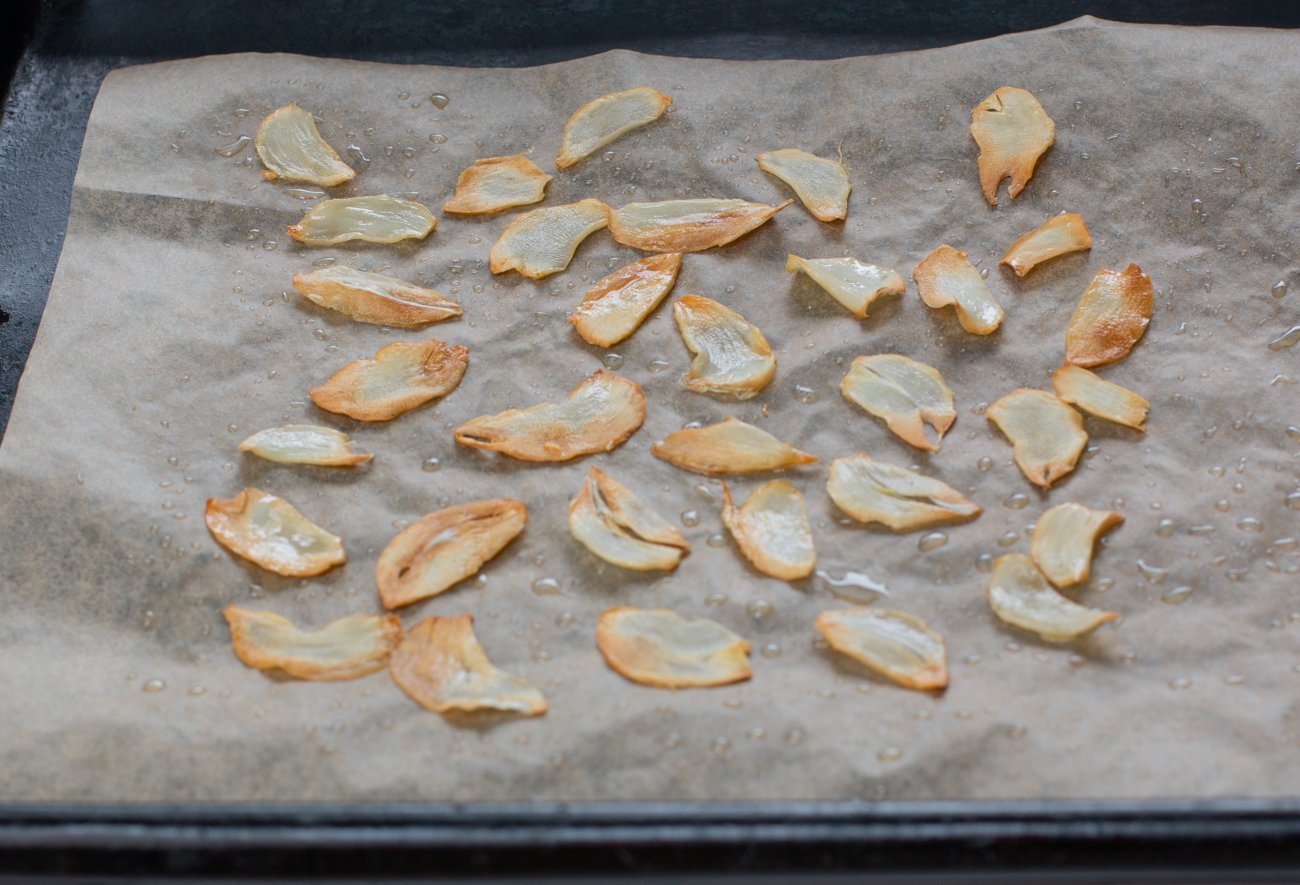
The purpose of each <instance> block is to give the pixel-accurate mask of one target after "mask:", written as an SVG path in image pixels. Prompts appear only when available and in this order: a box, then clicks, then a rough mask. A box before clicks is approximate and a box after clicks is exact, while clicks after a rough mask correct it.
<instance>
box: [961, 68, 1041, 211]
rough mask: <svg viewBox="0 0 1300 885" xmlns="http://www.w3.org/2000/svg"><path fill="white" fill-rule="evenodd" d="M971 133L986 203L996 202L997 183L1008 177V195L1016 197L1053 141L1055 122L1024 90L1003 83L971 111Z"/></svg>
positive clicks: (1036, 100) (993, 203)
mask: <svg viewBox="0 0 1300 885" xmlns="http://www.w3.org/2000/svg"><path fill="white" fill-rule="evenodd" d="M970 134H971V135H972V136H974V138H975V143H976V144H978V145H979V146H980V158H979V170H980V189H981V190H983V191H984V199H986V200H988V201H989V205H991V206H996V205H997V204H998V185H999V184H1001V183H1002V179H1004V178H1007V177H1010V179H1011V186H1010V187H1008V188H1007V195H1008V196H1010V197H1011V198H1012V199H1014V198H1015V197H1017V196H1018V195H1019V194H1020V192H1021V191H1022V190H1024V189H1025V185H1026V184H1028V183H1029V179H1030V178H1032V177H1033V174H1034V165H1035V164H1036V163H1037V162H1038V158H1039V157H1041V156H1042V155H1043V154H1044V153H1045V152H1046V151H1047V149H1048V148H1049V147H1051V146H1052V142H1054V141H1055V140H1056V124H1055V123H1053V122H1052V118H1051V117H1049V116H1047V112H1046V111H1044V110H1043V106H1042V105H1040V104H1039V103H1038V99H1036V98H1034V97H1033V96H1032V95H1030V94H1029V93H1028V92H1026V91H1025V90H1023V89H1016V88H1015V87H1012V86H1003V87H1002V88H1001V89H999V90H998V91H997V92H994V93H993V94H992V95H990V96H989V97H988V98H986V99H984V100H983V101H982V102H980V103H979V104H978V105H977V106H976V107H975V110H973V111H971V112H970Z"/></svg>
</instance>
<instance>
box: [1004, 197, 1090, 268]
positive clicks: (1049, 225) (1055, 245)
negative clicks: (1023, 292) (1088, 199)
mask: <svg viewBox="0 0 1300 885" xmlns="http://www.w3.org/2000/svg"><path fill="white" fill-rule="evenodd" d="M1091 248H1092V235H1091V234H1089V233H1088V227H1087V225H1085V224H1084V223H1083V219H1082V218H1080V217H1079V216H1078V215H1075V214H1074V213H1073V212H1062V213H1061V214H1060V215H1057V216H1056V217H1054V218H1052V219H1050V220H1049V221H1046V222H1044V223H1043V225H1042V226H1041V227H1038V228H1035V229H1034V230H1031V231H1030V232H1029V233H1027V234H1025V235H1024V236H1023V237H1021V238H1020V239H1018V240H1016V241H1015V242H1014V243H1012V244H1011V248H1010V249H1008V250H1007V254H1006V255H1003V256H1002V260H1001V261H999V262H998V264H1005V265H1008V266H1009V267H1010V268H1011V269H1012V270H1014V271H1015V272H1016V276H1018V277H1023V276H1024V275H1025V274H1027V273H1029V272H1030V271H1031V270H1033V269H1034V267H1035V266H1037V265H1039V264H1042V263H1043V262H1044V261H1047V260H1048V259H1049V258H1055V257H1057V256H1058V255H1065V254H1067V253H1069V252H1081V251H1083V250H1084V249H1091Z"/></svg>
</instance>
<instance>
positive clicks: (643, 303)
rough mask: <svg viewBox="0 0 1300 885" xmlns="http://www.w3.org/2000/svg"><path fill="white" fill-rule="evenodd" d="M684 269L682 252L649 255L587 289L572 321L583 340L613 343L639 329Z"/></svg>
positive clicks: (597, 343)
mask: <svg viewBox="0 0 1300 885" xmlns="http://www.w3.org/2000/svg"><path fill="white" fill-rule="evenodd" d="M681 269H682V253H680V252H667V253H665V254H662V255H649V256H647V257H645V258H642V259H641V260H640V261H636V262H633V263H632V264H629V265H628V266H627V267H625V268H623V269H622V270H617V271H615V272H614V273H612V274H610V275H609V276H607V277H605V278H604V279H603V280H601V281H600V282H598V283H596V285H594V286H592V287H591V288H590V289H588V290H587V294H586V296H584V297H583V299H582V303H581V304H579V305H578V307H577V309H576V310H574V312H573V316H571V317H569V323H570V324H572V326H573V328H574V329H576V330H577V331H578V334H579V335H581V336H582V338H583V340H584V341H586V342H587V343H588V344H594V345H596V346H597V347H610V346H612V345H615V344H617V343H618V342H620V341H622V340H623V339H624V338H626V337H627V336H629V335H631V334H632V333H633V332H635V331H636V330H637V327H638V326H640V325H641V323H642V322H643V321H644V320H645V318H646V317H648V316H649V315H650V312H651V311H652V310H654V309H655V308H656V307H658V306H659V302H661V301H663V300H664V296H665V295H667V294H668V292H669V290H671V289H672V287H673V283H674V282H676V280H677V272H678V271H679V270H681Z"/></svg>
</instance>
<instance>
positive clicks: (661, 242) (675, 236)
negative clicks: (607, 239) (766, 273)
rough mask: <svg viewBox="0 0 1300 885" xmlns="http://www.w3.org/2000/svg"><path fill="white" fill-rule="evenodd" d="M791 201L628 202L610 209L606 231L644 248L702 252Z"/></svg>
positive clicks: (626, 243)
mask: <svg viewBox="0 0 1300 885" xmlns="http://www.w3.org/2000/svg"><path fill="white" fill-rule="evenodd" d="M792 202H794V201H793V200H786V201H785V202H784V203H782V204H781V205H780V206H765V205H763V204H762V203H747V202H745V201H744V200H665V201H664V202H660V203H628V204H627V205H626V206H624V207H623V208H622V209H611V210H610V211H609V232H610V234H612V235H613V237H614V240H615V241H616V242H619V243H622V244H623V245H624V246H631V247H632V248H634V249H644V250H645V251H647V252H702V251H704V250H705V249H712V248H713V247H714V246H725V245H726V244H727V243H730V242H731V241H732V240H735V239H737V238H739V237H742V236H744V235H745V234H747V233H749V232H750V231H751V230H753V229H754V228H756V227H758V226H760V225H762V224H763V223H764V222H765V221H767V220H768V219H769V218H771V217H772V216H773V215H775V214H776V213H778V212H780V211H781V210H782V209H784V208H785V207H786V206H789V205H790V204H791V203H792Z"/></svg>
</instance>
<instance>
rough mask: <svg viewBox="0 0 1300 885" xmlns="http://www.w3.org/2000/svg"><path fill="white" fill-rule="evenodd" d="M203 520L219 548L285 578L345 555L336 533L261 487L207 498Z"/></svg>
mask: <svg viewBox="0 0 1300 885" xmlns="http://www.w3.org/2000/svg"><path fill="white" fill-rule="evenodd" d="M203 520H204V522H206V523H207V526H208V531H210V532H212V536H213V537H214V538H216V539H217V541H218V543H220V544H221V546H222V547H225V548H226V549H227V550H229V551H230V552H231V553H234V554H236V555H237V556H242V557H243V558H244V559H247V560H248V561H249V562H253V563H256V564H257V565H260V566H261V567H262V568H264V569H266V570H267V571H271V572H275V573H276V574H277V575H284V576H285V577H287V578H310V577H312V576H313V575H319V574H321V573H322V572H326V571H329V570H330V569H331V568H333V567H334V566H336V565H341V564H343V563H345V562H347V560H348V555H347V554H346V553H344V552H343V542H342V540H341V539H340V538H338V537H337V536H336V535H331V534H330V533H329V532H327V531H325V530H324V529H323V528H321V527H320V526H318V525H316V524H315V523H313V522H312V521H311V520H309V519H308V518H307V517H305V516H303V515H302V514H301V513H299V512H298V511H297V510H295V509H294V507H293V505H292V504H290V503H289V502H288V501H286V500H284V499H283V498H277V497H276V496H275V495H272V494H270V493H269V492H264V491H262V490H261V489H254V488H247V489H244V490H243V491H242V492H240V493H239V494H238V495H235V497H233V498H228V499H221V498H209V499H208V504H207V507H206V508H205V509H204V513H203Z"/></svg>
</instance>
